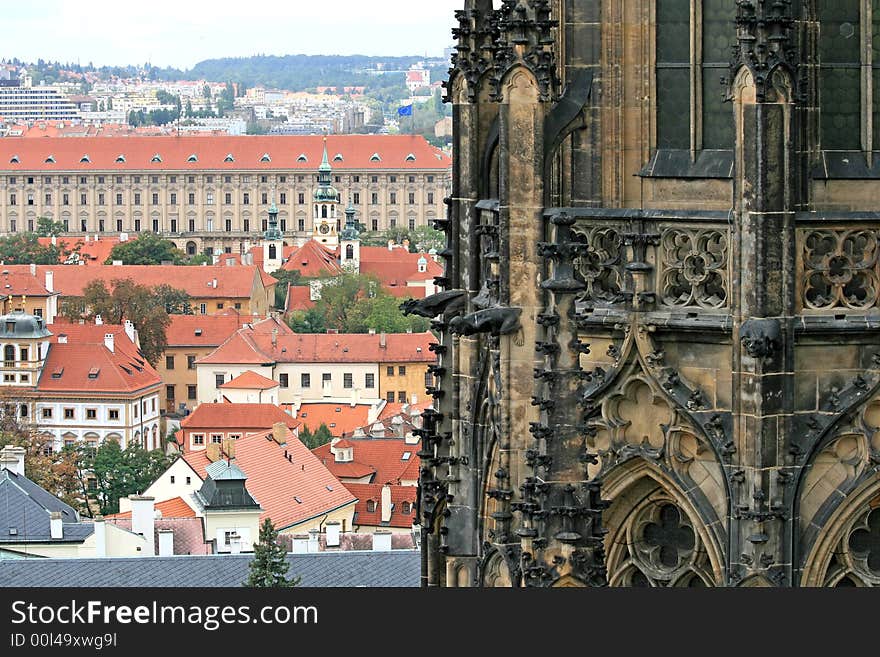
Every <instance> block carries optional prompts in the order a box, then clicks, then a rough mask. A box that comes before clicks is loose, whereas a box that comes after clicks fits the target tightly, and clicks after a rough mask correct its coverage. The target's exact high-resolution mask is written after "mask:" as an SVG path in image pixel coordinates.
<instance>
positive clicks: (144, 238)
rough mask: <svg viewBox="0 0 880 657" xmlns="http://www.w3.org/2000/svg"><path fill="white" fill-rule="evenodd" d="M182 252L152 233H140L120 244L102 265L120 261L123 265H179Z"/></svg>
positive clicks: (182, 256)
mask: <svg viewBox="0 0 880 657" xmlns="http://www.w3.org/2000/svg"><path fill="white" fill-rule="evenodd" d="M184 257H185V256H184V255H183V252H181V251H180V250H179V249H176V248H175V247H174V245H173V244H172V243H171V242H169V241H167V240H165V239H163V238H162V237H160V236H159V235H157V234H156V233H153V232H149V231H147V232H145V233H141V234H140V235H139V236H138V237H137V239H134V240H130V241H128V242H120V243H119V244H117V245H116V246H114V247H113V250H112V251H110V257H109V258H107V261H106V262H105V263H104V264H107V265H109V264H112V263H113V261H114V260H121V261H122V264H123V265H160V264H162V263H163V262H172V263H174V264H178V263H180V262H181V261H182V260H183V259H184Z"/></svg>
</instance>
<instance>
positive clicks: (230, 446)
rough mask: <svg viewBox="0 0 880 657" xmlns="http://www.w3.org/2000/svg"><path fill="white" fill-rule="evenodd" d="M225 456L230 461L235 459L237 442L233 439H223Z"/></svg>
mask: <svg viewBox="0 0 880 657" xmlns="http://www.w3.org/2000/svg"><path fill="white" fill-rule="evenodd" d="M223 456H224V457H225V458H227V459H230V460H232V459H234V458H235V440H233V439H232V438H224V439H223Z"/></svg>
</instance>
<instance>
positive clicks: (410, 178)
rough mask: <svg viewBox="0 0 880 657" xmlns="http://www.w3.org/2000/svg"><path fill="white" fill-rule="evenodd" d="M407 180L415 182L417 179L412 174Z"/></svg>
mask: <svg viewBox="0 0 880 657" xmlns="http://www.w3.org/2000/svg"><path fill="white" fill-rule="evenodd" d="M407 180H408V181H409V182H411V183H414V182H415V181H416V177H415V176H410V177H409V178H408V179H407Z"/></svg>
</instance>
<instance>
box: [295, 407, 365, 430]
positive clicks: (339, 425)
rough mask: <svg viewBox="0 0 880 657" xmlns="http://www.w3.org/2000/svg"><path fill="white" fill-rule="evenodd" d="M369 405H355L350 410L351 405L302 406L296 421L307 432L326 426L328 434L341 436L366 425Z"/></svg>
mask: <svg viewBox="0 0 880 657" xmlns="http://www.w3.org/2000/svg"><path fill="white" fill-rule="evenodd" d="M370 408H371V406H370V404H357V405H355V406H354V408H352V406H351V404H340V403H336V404H303V405H302V406H300V408H299V412H298V413H297V415H296V419H297V420H299V421H300V422H302V423H303V425H304V426H306V427H308V429H309V431H312V432H314V431H316V430H317V429H319V428H320V426H321V425H322V424H326V425H327V428H328V429H330V433H331V434H333V435H334V436H341V435H342V434H343V433H346V432H348V431H353V430H354V429H356V428H357V427H359V426H362V425H364V424H366V422H367V420H368V418H369V415H370Z"/></svg>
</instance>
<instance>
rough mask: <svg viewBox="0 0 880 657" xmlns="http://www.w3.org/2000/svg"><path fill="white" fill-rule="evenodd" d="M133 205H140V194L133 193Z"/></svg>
mask: <svg viewBox="0 0 880 657" xmlns="http://www.w3.org/2000/svg"><path fill="white" fill-rule="evenodd" d="M134 204H135V205H140V204H141V195H140V192H135V193H134Z"/></svg>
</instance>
